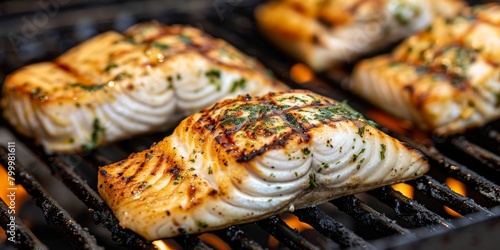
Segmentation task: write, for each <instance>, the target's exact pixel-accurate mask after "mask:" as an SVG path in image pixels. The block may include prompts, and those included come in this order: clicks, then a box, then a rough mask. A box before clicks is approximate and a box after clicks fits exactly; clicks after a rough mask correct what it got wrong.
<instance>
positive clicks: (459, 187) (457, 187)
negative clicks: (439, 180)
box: [444, 178, 467, 217]
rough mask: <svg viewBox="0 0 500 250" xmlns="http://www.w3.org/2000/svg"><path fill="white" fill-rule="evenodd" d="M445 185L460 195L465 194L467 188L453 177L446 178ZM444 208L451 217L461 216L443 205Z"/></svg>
mask: <svg viewBox="0 0 500 250" xmlns="http://www.w3.org/2000/svg"><path fill="white" fill-rule="evenodd" d="M445 184H446V186H448V187H449V188H450V189H451V190H453V191H454V192H455V193H457V194H460V195H462V196H467V190H466V188H465V184H463V183H462V182H460V181H458V180H455V179H453V178H446V181H445ZM444 210H445V211H446V212H447V213H448V214H449V215H451V216H453V217H462V215H460V214H459V213H457V212H455V211H454V210H453V209H451V208H449V207H447V206H444Z"/></svg>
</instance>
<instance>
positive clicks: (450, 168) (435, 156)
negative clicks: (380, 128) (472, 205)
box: [390, 133, 500, 204]
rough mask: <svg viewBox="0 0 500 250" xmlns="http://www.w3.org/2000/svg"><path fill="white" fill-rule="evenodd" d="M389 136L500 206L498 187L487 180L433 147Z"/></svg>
mask: <svg viewBox="0 0 500 250" xmlns="http://www.w3.org/2000/svg"><path fill="white" fill-rule="evenodd" d="M390 134H391V135H392V136H394V137H396V138H398V139H400V140H402V141H405V142H407V143H409V144H410V145H411V146H412V147H414V148H415V149H417V150H419V151H420V152H422V153H424V154H425V155H426V156H427V158H428V159H429V161H430V162H431V164H432V166H437V167H441V168H443V169H445V170H447V172H448V174H449V175H450V177H454V178H456V179H458V180H460V181H462V182H464V183H467V184H468V186H469V187H472V188H474V189H475V190H476V191H478V192H479V193H480V194H482V195H483V196H484V197H485V198H486V199H487V200H488V201H489V202H491V203H492V204H500V187H499V186H498V185H496V184H495V183H493V182H491V181H489V180H487V179H486V178H484V177H483V176H481V175H480V174H478V173H476V172H474V171H472V170H471V169H469V168H467V167H466V166H464V165H463V164H460V163H458V162H456V161H454V160H452V159H450V158H448V157H446V156H444V155H443V154H441V153H440V152H439V151H438V150H437V149H436V148H434V147H427V146H425V145H422V144H420V143H416V142H415V141H414V140H412V139H410V138H408V137H406V136H402V135H394V133H390Z"/></svg>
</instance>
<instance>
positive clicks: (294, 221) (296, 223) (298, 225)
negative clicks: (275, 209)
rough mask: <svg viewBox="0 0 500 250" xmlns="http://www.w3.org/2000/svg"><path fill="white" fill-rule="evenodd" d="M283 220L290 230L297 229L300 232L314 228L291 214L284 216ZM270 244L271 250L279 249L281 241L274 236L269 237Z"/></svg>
mask: <svg viewBox="0 0 500 250" xmlns="http://www.w3.org/2000/svg"><path fill="white" fill-rule="evenodd" d="M281 218H282V219H283V221H284V222H285V223H286V224H287V225H288V226H289V227H290V228H294V229H297V230H298V231H299V232H302V231H304V230H306V229H312V228H313V227H311V226H310V225H309V224H307V223H304V222H302V221H300V220H299V218H298V217H297V216H295V215H293V214H290V213H286V214H284V215H283V216H282V217H281ZM268 244H269V249H278V247H279V241H278V240H277V239H276V238H274V237H273V236H272V235H270V236H269V241H268Z"/></svg>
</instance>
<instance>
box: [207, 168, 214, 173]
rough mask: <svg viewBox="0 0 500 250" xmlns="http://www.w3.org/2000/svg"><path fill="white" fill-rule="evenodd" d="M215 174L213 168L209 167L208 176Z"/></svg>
mask: <svg viewBox="0 0 500 250" xmlns="http://www.w3.org/2000/svg"><path fill="white" fill-rule="evenodd" d="M213 173H214V172H213V171H212V166H208V174H213Z"/></svg>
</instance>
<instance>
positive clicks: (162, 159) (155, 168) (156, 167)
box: [150, 155, 170, 176]
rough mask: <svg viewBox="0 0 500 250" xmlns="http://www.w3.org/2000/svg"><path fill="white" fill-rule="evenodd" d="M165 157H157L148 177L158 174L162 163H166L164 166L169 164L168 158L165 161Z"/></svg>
mask: <svg viewBox="0 0 500 250" xmlns="http://www.w3.org/2000/svg"><path fill="white" fill-rule="evenodd" d="M165 158H166V156H165V155H162V156H160V157H159V159H158V161H157V162H156V164H155V166H154V168H153V170H152V171H151V173H150V175H153V176H154V175H156V172H158V170H159V169H160V168H161V166H162V165H163V162H164V161H166V164H169V163H170V158H169V159H167V160H165Z"/></svg>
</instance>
